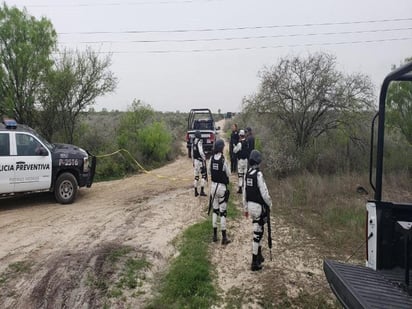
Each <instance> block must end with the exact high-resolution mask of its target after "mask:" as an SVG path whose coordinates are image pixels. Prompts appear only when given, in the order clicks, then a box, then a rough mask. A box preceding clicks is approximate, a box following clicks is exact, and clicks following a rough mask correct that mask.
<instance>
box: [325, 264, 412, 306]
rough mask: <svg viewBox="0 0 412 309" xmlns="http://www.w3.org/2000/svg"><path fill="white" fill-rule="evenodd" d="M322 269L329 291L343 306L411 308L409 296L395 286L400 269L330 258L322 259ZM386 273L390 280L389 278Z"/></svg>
mask: <svg viewBox="0 0 412 309" xmlns="http://www.w3.org/2000/svg"><path fill="white" fill-rule="evenodd" d="M323 269H324V271H325V275H326V278H327V280H328V282H329V284H330V287H331V289H332V291H333V293H335V295H336V297H337V298H338V299H339V301H340V302H341V303H342V305H343V306H344V307H345V308H351V309H352V308H405V309H406V308H409V309H410V308H412V297H411V296H409V295H408V294H407V293H406V292H405V291H404V290H403V289H402V288H401V287H400V286H399V282H402V278H403V277H402V276H403V273H402V272H401V271H398V272H388V271H387V272H381V271H374V270H373V269H370V268H368V267H364V266H359V265H351V264H344V263H340V262H336V261H331V260H325V261H324V262H323ZM390 276H391V280H394V281H391V280H389V278H390ZM396 282H397V283H396ZM411 282H412V281H411Z"/></svg>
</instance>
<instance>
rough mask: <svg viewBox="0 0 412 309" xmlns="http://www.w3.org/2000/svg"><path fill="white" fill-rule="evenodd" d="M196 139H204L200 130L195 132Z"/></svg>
mask: <svg viewBox="0 0 412 309" xmlns="http://www.w3.org/2000/svg"><path fill="white" fill-rule="evenodd" d="M195 137H196V138H201V137H202V134H201V133H200V131H199V130H197V131H196V132H195Z"/></svg>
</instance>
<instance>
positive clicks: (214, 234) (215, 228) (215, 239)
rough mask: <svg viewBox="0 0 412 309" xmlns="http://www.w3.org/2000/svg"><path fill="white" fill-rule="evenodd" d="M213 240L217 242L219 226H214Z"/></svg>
mask: <svg viewBox="0 0 412 309" xmlns="http://www.w3.org/2000/svg"><path fill="white" fill-rule="evenodd" d="M213 242H217V227H214V228H213Z"/></svg>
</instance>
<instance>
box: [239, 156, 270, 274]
mask: <svg viewBox="0 0 412 309" xmlns="http://www.w3.org/2000/svg"><path fill="white" fill-rule="evenodd" d="M261 161H262V156H261V154H260V152H259V151H258V150H252V152H251V153H250V158H249V164H250V167H249V169H248V171H247V173H246V177H245V190H244V193H243V206H244V211H245V217H246V218H248V217H249V214H250V216H251V218H252V223H253V242H252V266H251V269H252V271H256V270H260V269H262V262H264V260H265V259H264V258H263V256H262V238H263V226H264V224H265V222H266V221H267V220H265V217H266V219H267V210H266V209H267V208H266V207H269V210H270V209H271V208H272V199H271V198H270V195H269V191H268V189H267V186H266V183H265V180H264V178H263V174H262V172H261V171H260V170H259V164H260V162H261Z"/></svg>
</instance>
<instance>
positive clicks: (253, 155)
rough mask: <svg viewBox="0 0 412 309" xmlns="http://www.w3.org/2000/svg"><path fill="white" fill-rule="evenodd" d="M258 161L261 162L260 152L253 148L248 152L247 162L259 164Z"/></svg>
mask: <svg viewBox="0 0 412 309" xmlns="http://www.w3.org/2000/svg"><path fill="white" fill-rule="evenodd" d="M260 162H262V155H261V154H260V152H259V151H258V150H256V149H253V150H252V151H251V152H250V156H249V163H250V164H251V165H259V164H260Z"/></svg>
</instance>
